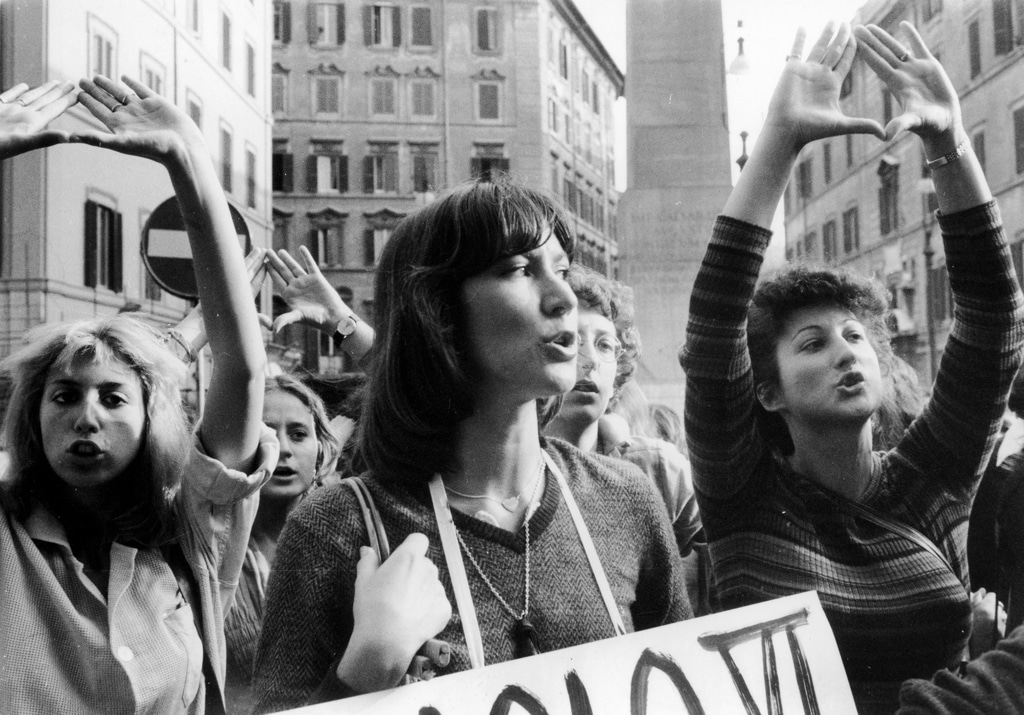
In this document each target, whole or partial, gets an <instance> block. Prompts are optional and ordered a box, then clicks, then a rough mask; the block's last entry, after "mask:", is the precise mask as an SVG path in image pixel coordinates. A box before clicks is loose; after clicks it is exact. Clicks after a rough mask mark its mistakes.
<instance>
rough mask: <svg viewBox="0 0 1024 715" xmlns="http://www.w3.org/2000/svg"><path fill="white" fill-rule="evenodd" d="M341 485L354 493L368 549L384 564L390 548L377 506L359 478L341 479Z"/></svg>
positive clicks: (389, 553)
mask: <svg viewBox="0 0 1024 715" xmlns="http://www.w3.org/2000/svg"><path fill="white" fill-rule="evenodd" d="M341 483H342V484H344V485H346V486H348V487H350V488H351V489H352V491H353V492H355V495H356V499H357V500H358V501H359V508H360V510H362V512H363V522H364V523H365V524H366V533H367V535H369V537H370V548H372V549H373V550H374V551H376V552H377V560H378V562H379V563H384V560H385V559H387V557H388V556H390V555H391V547H390V546H389V545H388V535H387V532H386V531H384V522H383V521H382V520H381V518H380V512H379V511H377V505H376V504H374V502H373V497H372V496H371V495H370V490H369V489H368V488H367V486H366V483H365V482H363V480H362V479H361V478H360V477H348V478H346V479H342V480H341Z"/></svg>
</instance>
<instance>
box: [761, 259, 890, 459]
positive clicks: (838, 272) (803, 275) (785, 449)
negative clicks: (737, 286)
mask: <svg viewBox="0 0 1024 715" xmlns="http://www.w3.org/2000/svg"><path fill="white" fill-rule="evenodd" d="M812 307H834V308H840V309H842V310H848V311H850V312H851V313H852V314H853V315H854V316H855V317H856V318H857V320H858V321H860V322H861V323H862V324H863V325H864V328H865V330H866V332H867V336H868V340H869V341H870V342H871V346H872V347H873V348H874V350H875V353H876V354H877V355H878V364H879V367H880V368H881V371H882V375H883V377H887V376H888V374H889V371H890V368H891V366H892V345H891V344H890V342H889V340H890V333H889V327H888V324H887V320H888V318H889V294H888V291H886V289H885V287H884V286H883V285H882V284H881V283H879V282H878V281H877V280H875V279H873V278H869V277H866V276H863V275H860V274H857V273H854V272H852V271H848V270H844V269H840V268H836V267H834V266H825V265H820V264H814V263H792V264H788V265H786V266H784V267H783V268H781V269H779V270H778V271H776V272H775V273H772V274H769V275H768V276H766V277H765V278H764V279H762V280H761V282H760V283H758V285H757V288H756V290H755V291H754V297H753V299H752V300H751V303H750V308H749V310H748V312H747V345H748V349H749V351H750V361H751V368H752V370H753V377H754V385H755V387H758V386H761V385H768V386H771V387H772V388H775V387H777V386H778V381H779V364H778V358H777V356H776V353H775V348H776V346H777V345H778V341H779V338H780V337H781V335H782V331H783V329H784V328H785V324H786V321H787V320H788V319H789V317H790V316H791V315H792V314H793V313H794V312H796V311H797V310H801V309H803V308H812ZM754 402H755V407H754V412H755V415H756V417H757V423H758V427H759V429H760V432H761V435H762V437H763V438H764V439H765V440H766V441H767V442H768V443H769V444H770V445H771V446H772V447H774V448H775V449H777V450H779V452H781V453H782V454H784V455H789V454H792V453H793V440H792V438H791V437H790V434H789V429H788V428H787V427H786V423H785V421H784V420H783V419H782V417H781V416H780V415H778V414H777V413H774V412H768V411H767V410H765V409H764V407H762V406H761V402H760V400H755V401H754Z"/></svg>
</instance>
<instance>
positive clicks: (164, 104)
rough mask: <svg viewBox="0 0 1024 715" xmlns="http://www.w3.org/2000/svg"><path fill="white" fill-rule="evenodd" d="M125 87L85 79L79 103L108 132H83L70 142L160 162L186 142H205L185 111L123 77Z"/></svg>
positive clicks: (76, 134)
mask: <svg viewBox="0 0 1024 715" xmlns="http://www.w3.org/2000/svg"><path fill="white" fill-rule="evenodd" d="M122 81H123V82H124V86H122V85H119V84H118V83H116V82H113V81H112V80H110V79H108V78H106V77H96V78H95V80H82V81H81V83H80V84H81V88H82V92H81V94H80V95H79V101H80V102H81V103H82V105H83V106H84V107H85V108H86V109H88V110H89V112H90V113H91V114H92V115H93V116H94V117H96V118H97V119H98V120H100V121H101V122H102V123H103V125H104V126H105V127H106V128H107V130H108V131H106V132H103V131H82V132H77V133H75V134H74V135H72V137H71V141H76V142H83V143H86V144H92V145H94V146H100V147H104V148H107V149H113V150H115V151H119V152H122V153H124V154H131V155H133V156H141V157H146V158H148V159H154V160H156V161H161V160H163V159H165V158H167V157H169V156H170V155H171V154H173V153H175V152H176V151H178V150H179V149H180V148H181V145H182V142H183V141H189V140H195V141H197V142H201V141H202V135H201V134H200V132H199V129H198V127H196V125H195V124H194V123H193V122H192V120H191V119H190V118H189V116H188V115H187V114H185V112H183V111H182V110H181V109H179V108H178V107H176V106H174V105H173V104H172V103H171V102H169V101H168V100H167V99H164V98H163V97H161V96H160V95H158V94H157V93H155V92H153V91H152V90H151V89H149V88H148V87H146V86H145V85H143V84H141V83H139V82H136V81H134V80H132V79H131V78H129V77H122Z"/></svg>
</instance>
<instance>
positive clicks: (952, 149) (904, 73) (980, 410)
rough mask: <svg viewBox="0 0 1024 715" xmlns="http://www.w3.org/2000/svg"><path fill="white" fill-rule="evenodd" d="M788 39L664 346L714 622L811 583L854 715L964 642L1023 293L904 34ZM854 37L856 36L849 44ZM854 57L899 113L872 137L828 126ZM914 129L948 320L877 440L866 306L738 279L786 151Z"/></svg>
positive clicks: (875, 290) (796, 286)
mask: <svg viewBox="0 0 1024 715" xmlns="http://www.w3.org/2000/svg"><path fill="white" fill-rule="evenodd" d="M901 26H902V29H903V32H904V33H905V35H906V38H907V44H903V43H901V42H899V41H897V40H896V39H895V38H893V37H892V36H891V35H889V34H888V33H887V32H885V31H884V30H882V29H881V28H879V27H877V26H874V25H870V26H866V27H863V26H859V27H857V28H856V29H855V30H852V31H851V29H850V27H849V26H848V25H846V24H843V25H841V26H840V27H839V28H838V29H837V28H836V27H835V26H834V25H832V24H829V25H828V26H827V27H826V28H825V30H824V32H823V33H822V35H821V36H820V38H819V39H818V41H817V42H816V43H815V44H814V46H813V48H812V49H811V51H810V53H809V55H808V56H807V58H806V59H801V57H802V56H803V46H804V34H803V31H802V30H801V31H800V32H798V34H797V39H796V41H795V42H794V46H793V51H792V54H791V55H790V56H789V57H788V58H787V61H786V65H785V69H784V70H783V73H782V77H781V79H780V80H779V83H778V86H777V87H776V89H775V93H774V95H773V97H772V100H771V104H770V107H769V111H768V117H767V120H766V123H765V127H764V130H763V131H762V134H761V136H760V138H759V139H758V142H757V145H756V146H755V148H754V151H753V153H752V155H751V158H750V160H749V162H748V163H747V165H746V166H745V167H744V170H743V173H742V175H741V177H740V180H739V182H738V184H737V185H736V188H735V189H734V190H733V192H732V194H731V195H730V197H729V200H728V202H727V203H726V206H725V209H724V210H723V215H722V216H720V217H719V218H718V220H717V223H716V224H715V228H714V232H713V235H712V239H711V243H710V245H709V247H708V250H707V253H706V255H705V257H704V262H703V264H702V266H701V269H700V272H699V273H698V276H697V279H696V282H695V283H694V288H693V293H692V297H691V303H690V318H689V325H688V327H687V342H686V345H685V347H684V349H683V351H682V353H681V363H682V365H683V367H684V369H685V370H686V376H687V387H686V436H687V440H688V443H689V446H690V459H691V464H692V466H693V478H694V486H695V488H696V491H697V499H698V503H699V505H700V510H701V516H702V518H703V523H704V528H705V530H706V533H707V536H708V542H709V546H710V552H711V559H712V564H713V569H714V577H715V582H716V584H715V585H716V587H717V588H716V590H717V594H718V596H719V598H720V600H721V603H722V605H723V606H724V607H725V608H732V607H737V606H741V605H745V604H749V603H753V602H757V601H763V600H766V599H771V598H776V597H780V596H785V595H788V594H792V593H796V592H801V591H807V590H816V591H817V593H818V596H819V598H820V599H821V602H822V605H823V606H824V609H825V613H826V614H827V615H828V618H829V622H830V624H831V626H832V629H833V632H834V633H835V636H836V640H837V642H838V644H839V650H840V653H841V654H842V656H843V659H844V662H845V664H846V669H847V674H848V676H849V678H850V681H851V684H852V685H853V689H854V696H855V698H856V700H857V702H858V705H859V707H860V708H861V712H873V711H874V710H875V709H876V708H878V709H880V710H881V711H885V712H892V711H893V710H894V709H895V708H896V706H897V690H898V684H899V683H900V681H902V680H904V679H905V678H910V677H915V676H917V677H929V676H930V675H931V674H932V673H933V672H935V671H936V670H938V669H940V668H954V667H957V666H958V665H959V663H960V662H961V654H962V652H963V650H964V647H965V646H966V645H967V642H968V638H969V636H970V632H971V603H970V594H969V578H968V571H967V559H966V536H967V518H968V514H969V513H970V507H971V500H972V499H973V496H974V492H975V490H976V488H977V484H978V480H979V479H980V477H981V475H982V473H983V471H984V468H985V464H986V461H987V457H988V453H989V452H990V451H991V449H992V445H993V443H994V440H995V437H996V432H997V430H998V426H999V421H1000V419H1001V417H1002V414H1003V409H1004V407H1005V404H1006V393H1007V390H1008V388H1009V385H1010V381H1011V380H1012V379H1013V375H1014V373H1015V372H1016V369H1017V366H1018V364H1019V362H1020V347H1021V339H1022V323H1021V319H1022V297H1021V294H1020V290H1019V288H1018V287H1017V282H1016V280H1015V279H1014V274H1013V266H1012V263H1011V261H1010V255H1009V251H1008V250H1007V244H1006V238H1005V236H1004V234H1003V230H1002V226H1001V222H1000V218H999V212H998V209H997V207H996V205H995V203H994V202H993V201H992V196H991V193H990V192H989V189H988V186H987V184H986V182H985V177H984V175H983V173H982V171H981V167H980V165H979V164H978V160H977V158H976V157H975V156H974V153H973V151H972V150H971V144H970V141H969V140H968V137H967V134H966V133H965V132H964V128H963V123H962V119H961V115H960V106H959V101H958V99H957V96H956V93H955V91H954V89H953V87H952V84H951V83H950V81H949V78H948V77H947V76H946V73H945V71H944V70H943V69H942V66H941V65H940V64H939V62H938V60H936V59H935V57H934V56H933V55H932V54H931V53H930V52H929V51H928V48H927V47H926V46H925V44H924V41H923V40H922V39H921V37H920V36H919V35H918V33H917V31H916V30H915V29H914V28H913V27H912V26H911V25H909V24H907V23H902V25H901ZM854 38H856V39H854ZM856 52H859V53H860V54H861V56H862V57H863V58H864V60H865V61H866V62H867V64H868V65H869V66H870V68H871V69H872V70H873V71H874V72H875V74H876V75H877V76H878V77H879V78H880V79H881V80H882V82H883V83H884V85H885V86H886V87H887V88H888V90H889V91H890V92H891V93H892V94H893V96H895V98H896V99H897V100H898V101H899V103H900V106H901V108H902V113H901V114H900V115H899V116H897V117H895V118H894V119H893V120H892V121H891V122H890V123H889V124H888V126H887V127H885V128H884V129H883V128H882V126H881V125H880V124H879V123H878V122H876V121H874V120H872V119H861V118H852V117H847V116H846V115H844V114H843V113H842V109H841V107H840V87H841V85H842V83H843V80H844V79H845V77H846V75H847V74H848V72H849V71H850V67H851V66H852V64H853V61H854V55H855V53H856ZM904 130H909V131H911V132H913V133H915V134H917V135H918V136H919V137H920V139H921V143H922V150H923V154H924V157H925V159H926V161H928V165H929V167H930V168H931V173H932V177H933V179H934V181H935V189H936V191H937V193H938V201H939V212H938V221H939V225H940V226H941V228H942V232H943V241H944V246H945V255H946V265H947V267H948V268H949V274H950V283H951V286H952V291H953V295H954V299H955V302H956V309H955V311H954V321H953V326H952V328H951V333H950V337H949V340H948V342H947V345H946V349H945V351H944V354H943V356H942V363H941V365H940V367H939V371H938V375H937V377H936V382H935V386H934V390H933V394H932V397H931V398H930V399H929V401H928V403H927V404H926V406H925V407H924V410H923V413H922V414H921V416H920V417H919V418H918V419H917V420H915V421H914V422H913V424H912V425H911V426H910V427H909V429H908V430H907V431H906V433H905V434H904V435H903V436H902V438H901V439H900V440H899V441H898V443H897V444H896V446H895V447H894V448H893V449H891V450H890V451H888V452H875V451H873V445H872V419H873V416H874V415H875V413H876V411H877V410H878V408H879V406H880V404H881V403H882V400H883V397H884V395H885V392H886V389H887V388H886V387H885V386H884V382H885V376H886V374H887V371H888V370H889V369H890V363H891V351H890V348H889V343H888V335H887V333H886V331H885V313H886V310H885V305H886V301H885V293H884V291H883V290H882V289H881V287H880V286H878V285H876V284H874V283H873V282H872V281H868V280H866V279H861V278H858V277H856V276H854V275H852V274H849V273H844V272H840V271H836V270H832V269H814V268H808V267H792V268H789V269H786V270H783V271H782V272H781V273H780V274H779V275H778V276H775V277H772V278H768V279H766V280H765V281H763V282H762V283H761V285H760V286H758V287H757V289H756V291H755V281H756V279H757V275H758V272H759V269H760V267H761V261H762V256H763V254H764V251H765V249H766V247H767V245H768V242H769V239H770V232H769V231H768V228H767V227H768V226H770V225H771V220H772V215H773V213H774V211H775V208H776V206H777V205H778V202H779V199H780V198H781V196H782V193H783V190H784V188H785V185H786V182H787V179H788V177H789V175H790V173H791V171H792V169H793V167H794V165H795V163H796V161H797V158H798V156H799V154H800V152H801V150H802V149H803V147H804V146H805V145H807V144H809V143H811V142H813V141H815V140H818V139H824V138H827V137H831V136H839V135H844V134H851V133H868V134H874V135H875V136H877V137H879V138H882V139H892V138H893V137H894V136H896V135H897V134H899V133H901V132H902V131H904Z"/></svg>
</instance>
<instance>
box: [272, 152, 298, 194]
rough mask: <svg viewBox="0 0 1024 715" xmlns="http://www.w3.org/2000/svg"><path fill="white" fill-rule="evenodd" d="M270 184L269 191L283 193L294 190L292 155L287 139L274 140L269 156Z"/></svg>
mask: <svg viewBox="0 0 1024 715" xmlns="http://www.w3.org/2000/svg"><path fill="white" fill-rule="evenodd" d="M271 161H272V164H271V171H270V183H271V189H273V190H274V191H281V192H284V193H291V192H292V191H293V190H294V181H293V179H292V153H291V149H290V148H289V146H288V140H287V139H275V140H274V151H273V154H271Z"/></svg>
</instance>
